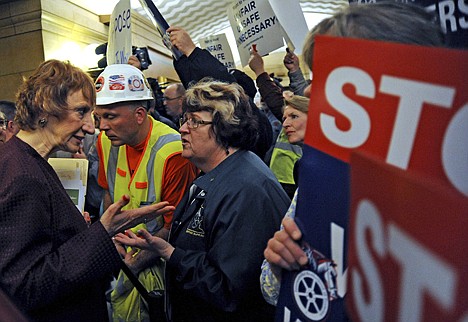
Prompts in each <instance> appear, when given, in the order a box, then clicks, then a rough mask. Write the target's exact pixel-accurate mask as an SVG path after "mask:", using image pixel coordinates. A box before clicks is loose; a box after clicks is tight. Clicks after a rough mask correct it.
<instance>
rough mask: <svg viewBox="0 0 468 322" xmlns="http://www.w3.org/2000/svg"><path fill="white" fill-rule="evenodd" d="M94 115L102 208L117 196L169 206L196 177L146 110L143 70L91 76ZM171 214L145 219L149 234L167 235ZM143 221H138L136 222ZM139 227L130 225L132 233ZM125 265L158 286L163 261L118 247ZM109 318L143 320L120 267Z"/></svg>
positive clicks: (133, 203)
mask: <svg viewBox="0 0 468 322" xmlns="http://www.w3.org/2000/svg"><path fill="white" fill-rule="evenodd" d="M95 85H96V109H95V111H94V115H95V117H96V118H97V119H98V121H99V123H100V129H101V134H100V135H99V139H98V143H97V148H98V153H99V159H100V165H99V178H98V182H99V184H100V185H101V186H102V187H103V188H104V189H105V190H106V192H105V196H104V209H105V208H106V207H107V206H109V205H110V204H111V203H112V202H114V200H118V199H119V198H121V196H122V195H124V194H127V195H129V196H130V197H131V198H130V202H129V204H128V205H127V206H126V208H138V207H141V206H144V205H146V204H151V203H154V202H159V201H162V200H164V201H169V203H170V204H171V205H173V206H177V204H178V203H179V202H180V200H181V199H182V197H183V195H184V192H185V190H186V188H187V187H188V186H189V185H190V184H191V182H192V181H193V179H194V178H195V176H196V172H197V171H196V169H195V167H194V166H193V165H192V164H191V163H190V162H189V161H188V160H187V159H184V158H182V156H181V151H182V143H181V140H180V135H179V133H178V132H177V131H175V130H174V129H171V128H170V127H169V126H167V125H165V124H163V123H161V122H158V121H156V120H154V119H153V118H152V117H151V116H150V115H149V114H148V108H149V106H150V103H151V102H152V100H153V99H154V98H153V95H152V92H151V89H150V87H149V84H148V82H147V80H146V78H145V77H144V75H143V73H142V72H141V71H140V70H139V69H138V68H135V67H133V66H131V65H128V64H116V65H109V66H107V67H106V68H105V69H104V71H103V72H102V73H101V74H100V75H99V76H98V78H97V80H96V83H95ZM171 221H172V213H169V214H168V215H165V216H164V220H162V218H155V220H153V221H150V222H148V223H147V224H146V228H147V229H149V230H150V231H151V232H152V234H153V235H155V236H159V237H161V238H164V239H167V237H168V234H169V229H170V225H171ZM142 225H143V224H142ZM140 228H145V227H141V226H137V227H135V228H134V229H132V230H134V231H135V232H136V231H137V230H138V229H140ZM121 253H122V255H123V256H124V261H125V263H126V264H127V266H129V267H130V269H131V270H132V271H133V273H135V274H138V277H139V279H140V281H142V282H143V284H144V285H145V286H146V288H147V290H148V291H151V290H154V289H163V285H164V283H163V276H164V275H163V263H162V262H161V260H160V258H155V257H154V255H152V254H151V253H149V252H146V251H139V252H138V253H136V251H135V250H127V251H125V250H123V248H122V250H121ZM111 302H112V311H113V319H114V320H118V321H148V320H149V315H148V312H147V309H146V306H145V304H144V303H143V302H142V300H141V298H140V295H139V294H138V291H137V290H136V289H135V288H134V287H133V285H132V284H131V283H130V282H129V280H128V279H127V278H126V276H125V275H124V274H123V273H122V272H121V273H120V274H119V277H118V278H117V284H116V287H115V289H114V291H113V292H112V294H111Z"/></svg>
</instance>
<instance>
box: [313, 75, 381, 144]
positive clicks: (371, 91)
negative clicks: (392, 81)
mask: <svg viewBox="0 0 468 322" xmlns="http://www.w3.org/2000/svg"><path fill="white" fill-rule="evenodd" d="M349 83H352V84H353V85H354V86H355V87H356V93H357V94H358V95H361V96H365V97H368V98H374V97H375V85H374V82H373V81H372V78H371V77H370V76H369V74H367V73H366V72H365V71H363V70H361V69H358V68H354V67H339V68H336V69H335V70H333V71H332V72H331V73H330V75H328V78H327V82H326V83H325V96H326V98H327V100H328V102H329V103H330V105H331V106H333V107H334V108H335V109H336V110H338V111H339V112H341V113H342V114H343V115H344V116H346V117H347V118H348V120H349V121H350V123H351V126H350V128H349V130H347V131H344V130H341V129H339V128H338V127H337V126H336V121H335V117H333V116H331V115H326V114H321V115H320V125H321V127H322V131H323V133H324V134H325V136H327V138H328V139H329V140H330V141H332V142H334V143H336V144H338V145H340V146H342V147H345V148H350V149H351V148H356V147H358V146H361V145H362V144H363V143H364V142H366V140H367V138H368V137H369V133H370V130H371V121H370V118H369V114H367V112H366V110H365V109H364V108H363V107H362V106H361V105H359V104H357V103H356V102H354V101H352V100H350V99H349V98H348V97H347V96H346V95H344V93H343V91H342V88H343V86H344V85H345V84H349Z"/></svg>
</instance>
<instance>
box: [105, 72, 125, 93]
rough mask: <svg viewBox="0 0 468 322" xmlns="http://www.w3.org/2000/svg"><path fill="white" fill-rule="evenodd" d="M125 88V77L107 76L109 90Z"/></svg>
mask: <svg viewBox="0 0 468 322" xmlns="http://www.w3.org/2000/svg"><path fill="white" fill-rule="evenodd" d="M124 89H125V77H124V76H123V75H110V76H109V90H111V91H123V90H124Z"/></svg>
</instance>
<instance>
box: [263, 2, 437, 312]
mask: <svg viewBox="0 0 468 322" xmlns="http://www.w3.org/2000/svg"><path fill="white" fill-rule="evenodd" d="M316 35H330V36H337V37H351V38H363V39H371V40H382V41H390V42H398V43H405V44H415V45H424V46H443V34H442V31H441V30H440V28H439V27H438V26H437V25H436V24H434V23H433V21H432V16H431V15H430V14H428V13H427V12H425V11H424V10H423V9H421V8H419V7H416V6H412V5H408V4H402V3H396V2H395V3H376V4H368V5H360V6H349V7H347V8H345V9H342V10H341V11H339V12H337V13H335V14H334V15H333V16H332V17H329V18H326V19H324V20H322V21H321V22H320V23H319V24H318V25H317V26H315V27H314V29H312V30H311V31H310V32H309V34H308V35H307V37H306V40H305V43H304V49H303V51H302V52H303V57H305V62H306V63H307V65H308V66H309V68H310V69H311V70H312V62H313V50H314V43H315V41H314V38H315V36H316ZM304 93H305V95H306V96H309V95H310V88H308V89H306V90H305V91H304ZM295 199H296V198H295ZM294 206H295V205H294V200H293V203H292V207H294ZM294 214H295V212H294V211H291V210H290V211H288V214H287V216H286V217H285V218H284V219H283V221H282V226H281V230H280V231H278V232H276V233H275V235H274V236H273V238H271V239H270V240H269V242H268V245H267V248H266V249H265V252H264V255H265V259H266V261H265V262H264V266H263V267H262V280H261V281H262V291H263V294H264V297H265V298H266V300H267V301H268V302H269V303H276V302H277V300H278V295H279V289H280V285H281V275H282V270H283V269H285V270H288V271H294V270H298V269H299V268H300V267H302V266H304V265H307V264H308V257H307V255H306V253H305V252H304V251H303V249H302V248H301V246H300V245H299V243H298V241H299V240H300V239H301V238H302V232H301V230H300V229H299V228H298V226H297V224H296V223H295V222H294V219H292V218H291V217H294ZM312 246H313V245H312ZM266 277H267V278H266ZM340 316H341V317H343V319H344V316H345V314H344V312H341V314H340ZM333 320H334V321H340V320H342V318H339V317H337V316H333Z"/></svg>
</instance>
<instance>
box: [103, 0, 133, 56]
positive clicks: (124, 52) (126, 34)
mask: <svg viewBox="0 0 468 322" xmlns="http://www.w3.org/2000/svg"><path fill="white" fill-rule="evenodd" d="M131 16H132V15H131V10H130V0H120V1H119V3H117V5H116V6H115V8H114V11H112V16H111V19H110V24H109V39H108V44H107V65H112V64H126V63H127V62H128V58H129V57H130V55H131V54H132V29H131V26H132V23H131Z"/></svg>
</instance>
